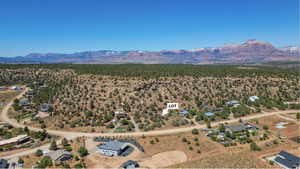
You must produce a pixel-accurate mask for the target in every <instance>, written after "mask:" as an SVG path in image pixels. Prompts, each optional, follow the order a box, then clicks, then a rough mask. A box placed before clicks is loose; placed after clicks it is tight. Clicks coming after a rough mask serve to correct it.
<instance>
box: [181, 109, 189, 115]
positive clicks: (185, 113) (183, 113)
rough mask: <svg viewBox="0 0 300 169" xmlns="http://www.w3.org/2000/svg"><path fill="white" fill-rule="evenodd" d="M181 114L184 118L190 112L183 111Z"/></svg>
mask: <svg viewBox="0 0 300 169" xmlns="http://www.w3.org/2000/svg"><path fill="white" fill-rule="evenodd" d="M179 114H180V115H182V116H186V115H188V114H189V111H187V110H181V111H180V112H179Z"/></svg>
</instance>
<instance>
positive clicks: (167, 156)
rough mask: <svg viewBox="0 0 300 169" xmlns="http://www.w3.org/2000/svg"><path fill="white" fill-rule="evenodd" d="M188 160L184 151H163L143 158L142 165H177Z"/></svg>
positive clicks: (155, 166) (151, 166)
mask: <svg viewBox="0 0 300 169" xmlns="http://www.w3.org/2000/svg"><path fill="white" fill-rule="evenodd" d="M185 161H187V156H186V154H185V153H184V152H182V151H168V152H163V153H158V154H155V155H153V156H152V157H151V158H147V159H145V160H141V163H140V166H141V167H150V168H157V167H166V166H170V165H175V164H178V163H183V162H185Z"/></svg>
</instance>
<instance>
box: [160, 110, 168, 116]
mask: <svg viewBox="0 0 300 169" xmlns="http://www.w3.org/2000/svg"><path fill="white" fill-rule="evenodd" d="M168 113H169V109H163V112H162V113H161V114H162V115H163V116H164V115H167V114H168Z"/></svg>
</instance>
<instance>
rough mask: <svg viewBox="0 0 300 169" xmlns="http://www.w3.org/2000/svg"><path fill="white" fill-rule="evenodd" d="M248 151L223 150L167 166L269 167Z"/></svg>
mask: <svg viewBox="0 0 300 169" xmlns="http://www.w3.org/2000/svg"><path fill="white" fill-rule="evenodd" d="M271 167H272V166H270V165H268V164H267V163H264V162H263V161H261V160H260V159H258V158H257V157H255V155H254V154H251V152H248V151H240V152H230V151H227V152H223V153H220V154H216V155H212V156H209V157H203V158H201V157H200V158H199V159H197V160H194V161H188V162H185V163H182V164H178V165H173V166H168V168H271Z"/></svg>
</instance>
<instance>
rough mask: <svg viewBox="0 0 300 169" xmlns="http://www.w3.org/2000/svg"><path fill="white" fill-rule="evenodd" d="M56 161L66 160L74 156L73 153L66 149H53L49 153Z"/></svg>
mask: <svg viewBox="0 0 300 169" xmlns="http://www.w3.org/2000/svg"><path fill="white" fill-rule="evenodd" d="M47 156H49V157H50V158H51V159H52V160H53V161H54V162H56V163H57V162H58V163H59V162H64V161H67V160H70V159H71V158H72V154H71V153H70V152H68V151H65V150H56V151H51V152H49V153H48V154H47Z"/></svg>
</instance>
